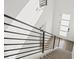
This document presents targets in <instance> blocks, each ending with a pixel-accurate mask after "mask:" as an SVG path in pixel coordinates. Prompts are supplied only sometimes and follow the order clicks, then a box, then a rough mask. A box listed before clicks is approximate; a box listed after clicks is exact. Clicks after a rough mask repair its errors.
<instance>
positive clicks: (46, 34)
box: [4, 14, 53, 59]
mask: <svg viewBox="0 0 79 59" xmlns="http://www.w3.org/2000/svg"><path fill="white" fill-rule="evenodd" d="M4 17H7V18H9V19H11V20H13V21H17V22H19V23H21V24H24V25H26V26H29V27H32V28H33V29H36V30H38V31H41V33H40V32H37V31H33V30H30V29H27V28H22V27H20V26H17V25H13V24H9V23H4V24H5V25H7V26H10V27H13V28H18V29H21V30H24V31H30V32H31V33H36V34H40V35H42V36H37V35H33V34H32V35H30V34H26V33H20V32H14V31H11V30H4V32H5V33H7V34H8V33H10V34H17V35H23V36H28V37H34V39H33V38H28V39H27V38H17V37H4V39H5V40H11V41H12V40H21V41H22V40H25V41H26V40H27V41H36V42H39V43H30V42H29V43H18V42H17V43H5V44H4V46H17V45H36V46H33V47H24V48H14V49H7V50H4V52H9V51H16V50H23V49H31V48H37V47H38V48H40V49H32V50H29V51H24V52H20V53H15V54H10V55H6V56H4V57H5V58H7V57H10V56H14V55H19V54H23V53H29V52H33V51H38V50H40V51H38V52H42V53H44V51H45V50H48V49H47V48H48V44H47V43H45V41H48V40H46V39H50V38H51V37H52V36H53V34H51V33H49V32H47V31H44V30H42V29H39V28H37V27H35V26H32V25H29V24H27V23H25V22H23V21H20V20H18V19H15V18H13V17H11V16H8V15H6V14H4ZM39 38H41V39H42V40H39ZM40 41H42V42H41V43H40ZM38 44H42V46H40V45H39V46H38ZM38 52H35V53H38ZM35 53H31V54H28V55H25V56H29V55H32V54H35ZM25 56H21V57H18V58H16V59H19V58H22V57H25Z"/></svg>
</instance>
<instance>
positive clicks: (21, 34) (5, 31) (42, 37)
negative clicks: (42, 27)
mask: <svg viewBox="0 0 79 59" xmlns="http://www.w3.org/2000/svg"><path fill="white" fill-rule="evenodd" d="M4 32H7V33H12V34H18V35H25V36H31V37H38V38H43V37H40V36H35V35H29V34H23V33H17V32H12V31H8V30H4ZM45 38H46V39H50V38H47V37H45Z"/></svg>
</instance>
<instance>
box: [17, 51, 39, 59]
mask: <svg viewBox="0 0 79 59" xmlns="http://www.w3.org/2000/svg"><path fill="white" fill-rule="evenodd" d="M39 52H41V51H37V52H34V53H31V54H28V55H24V56H21V57H18V58H16V59H20V58H23V57H27V56H30V55H33V54H36V53H39Z"/></svg>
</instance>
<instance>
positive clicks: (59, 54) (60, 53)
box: [41, 49, 72, 59]
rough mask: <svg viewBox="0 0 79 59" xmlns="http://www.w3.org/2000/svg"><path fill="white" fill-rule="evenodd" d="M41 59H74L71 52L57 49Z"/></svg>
mask: <svg viewBox="0 0 79 59" xmlns="http://www.w3.org/2000/svg"><path fill="white" fill-rule="evenodd" d="M41 59H72V54H71V52H69V51H65V50H62V49H56V50H55V51H53V52H51V53H50V54H48V55H46V56H44V57H43V58H41Z"/></svg>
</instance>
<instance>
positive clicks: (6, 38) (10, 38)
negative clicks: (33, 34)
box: [4, 37, 42, 41]
mask: <svg viewBox="0 0 79 59" xmlns="http://www.w3.org/2000/svg"><path fill="white" fill-rule="evenodd" d="M4 39H9V40H28V41H42V40H38V39H24V38H9V37H4Z"/></svg>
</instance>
